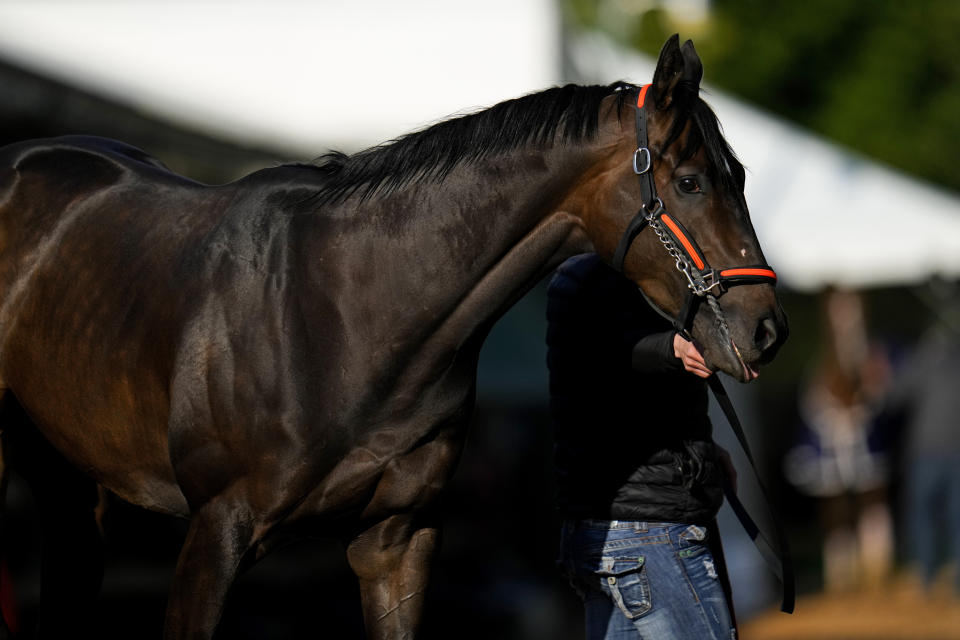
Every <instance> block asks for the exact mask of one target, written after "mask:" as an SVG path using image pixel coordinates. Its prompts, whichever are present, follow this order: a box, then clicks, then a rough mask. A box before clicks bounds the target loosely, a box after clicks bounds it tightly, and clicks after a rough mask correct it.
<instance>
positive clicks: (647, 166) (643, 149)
mask: <svg viewBox="0 0 960 640" xmlns="http://www.w3.org/2000/svg"><path fill="white" fill-rule="evenodd" d="M641 152H643V156H644V157H643V160H644V163H643V168H642V169H641V168H640V166H639V163H638V162H637V159H638V157H639V156H640V153H641ZM650 163H651V160H650V149H648V148H646V147H637V150H636V151H634V152H633V172H634V173H635V174H637V175H638V176H642V175H643V174H645V173H646V172H647V171H650Z"/></svg>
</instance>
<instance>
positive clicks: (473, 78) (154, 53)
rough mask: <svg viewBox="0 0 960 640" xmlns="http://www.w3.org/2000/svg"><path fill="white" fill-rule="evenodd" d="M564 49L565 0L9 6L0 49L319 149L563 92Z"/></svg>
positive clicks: (253, 133)
mask: <svg viewBox="0 0 960 640" xmlns="http://www.w3.org/2000/svg"><path fill="white" fill-rule="evenodd" d="M559 50H560V25H559V15H558V13H557V9H556V6H555V3H554V2H553V1H552V0H485V1H484V2H470V3H467V2H453V1H450V0H446V1H444V0H405V1H397V0H350V1H346V0H337V1H335V0H313V1H306V0H300V1H297V0H271V1H269V2H262V1H254V0H195V1H187V0H69V1H68V0H0V56H2V57H4V58H7V59H8V60H12V61H14V62H17V63H19V64H22V65H23V66H25V67H28V68H31V69H34V70H37V71H42V72H44V73H47V74H49V75H51V76H54V77H57V78H59V79H62V80H66V81H68V82H71V83H74V84H77V85H79V86H83V87H89V88H93V89H95V90H96V91H98V92H100V93H105V94H107V95H110V96H113V97H115V98H118V99H120V100H123V101H125V102H127V103H131V104H134V105H135V106H139V107H142V108H145V109H148V110H150V111H154V112H156V113H159V114H160V115H164V116H167V117H171V118H174V119H175V120H178V121H184V122H186V123H187V124H193V125H197V124H199V125H202V126H205V127H207V128H209V129H211V130H213V131H214V132H219V133H225V134H229V135H230V136H232V137H237V138H240V139H241V140H246V141H250V142H266V143H270V144H272V145H283V146H288V147H292V148H294V149H299V150H303V151H304V152H306V153H319V152H321V151H323V150H325V149H327V148H330V147H336V148H341V147H344V148H347V149H350V148H357V147H358V146H367V145H369V144H374V143H377V142H380V141H383V140H385V139H388V138H391V137H394V136H397V135H399V134H402V133H405V132H407V131H410V130H412V129H415V128H418V127H420V126H423V125H425V124H429V123H432V122H434V121H436V120H438V119H440V118H442V117H445V116H447V115H450V114H452V113H455V112H459V111H466V110H472V109H475V108H478V107H485V106H489V105H491V104H494V103H496V102H499V101H500V100H503V99H506V98H510V97H515V96H518V95H522V94H524V93H529V92H531V91H535V90H539V89H542V88H545V87H547V86H550V85H552V84H555V83H556V82H557V81H558V78H559V69H558V67H557V65H558V60H559V59H560V55H559Z"/></svg>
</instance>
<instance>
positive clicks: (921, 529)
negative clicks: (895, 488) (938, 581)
mask: <svg viewBox="0 0 960 640" xmlns="http://www.w3.org/2000/svg"><path fill="white" fill-rule="evenodd" d="M906 494H907V498H908V500H909V501H910V503H909V504H908V505H907V508H908V511H907V513H908V515H909V519H908V521H907V535H908V540H909V541H910V547H911V551H912V555H913V559H914V560H915V561H916V562H917V564H918V565H919V569H920V574H921V576H922V578H923V581H924V583H925V584H926V585H927V586H930V584H931V583H933V581H934V578H936V576H937V572H938V571H939V569H940V567H941V566H942V565H943V564H944V561H950V562H957V563H960V456H942V457H938V456H931V455H927V456H922V457H918V458H917V460H916V461H915V462H913V463H912V464H911V466H910V470H909V474H908V476H907V492H906ZM955 589H956V592H957V593H958V594H960V571H958V572H957V575H956V583H955Z"/></svg>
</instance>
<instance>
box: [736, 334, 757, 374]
mask: <svg viewBox="0 0 960 640" xmlns="http://www.w3.org/2000/svg"><path fill="white" fill-rule="evenodd" d="M730 347H731V349H733V354H734V355H735V356H737V361H738V362H739V363H740V366H741V367H742V368H743V382H750V381H751V380H756V379H757V378H758V377H759V376H760V370H759V369H758V368H757V367H755V366H753V365H751V364H747V363H746V362H745V361H744V359H743V355H741V354H740V349H739V348H738V347H737V343H736V341H734V339H733V338H730Z"/></svg>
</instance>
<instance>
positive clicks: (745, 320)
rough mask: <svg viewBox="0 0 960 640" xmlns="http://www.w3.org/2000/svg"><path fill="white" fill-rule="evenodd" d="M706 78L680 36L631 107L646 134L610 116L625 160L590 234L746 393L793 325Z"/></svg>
mask: <svg viewBox="0 0 960 640" xmlns="http://www.w3.org/2000/svg"><path fill="white" fill-rule="evenodd" d="M702 75H703V66H702V65H701V63H700V59H699V57H698V56H697V53H696V51H695V50H694V48H693V43H692V42H690V41H687V42H686V43H685V44H684V45H683V47H680V46H679V41H678V38H677V36H673V37H672V38H670V40H668V41H667V43H666V44H665V45H664V47H663V50H662V51H661V53H660V58H659V60H658V62H657V69H656V72H655V74H654V78H653V83H652V84H650V85H647V86H646V87H642V88H640V90H639V95H638V94H637V93H633V94H632V95H631V97H630V100H631V101H632V100H637V101H638V107H637V109H636V113H637V117H636V126H635V127H634V126H633V121H634V119H633V118H632V117H627V116H628V114H627V110H626V109H624V110H623V112H622V113H619V112H618V110H616V109H611V112H612V113H613V114H614V115H613V116H611V117H610V118H608V119H607V120H606V122H607V123H608V124H609V129H608V130H610V131H615V133H616V135H617V138H616V139H617V141H616V142H615V143H612V144H609V145H608V146H607V149H608V150H609V151H611V152H612V153H613V155H615V156H616V158H615V159H614V160H613V163H614V164H613V165H608V167H610V169H609V170H605V171H603V172H602V176H603V177H601V179H600V180H599V182H600V183H603V185H604V186H603V187H602V188H604V189H605V190H607V192H606V193H605V194H604V196H603V197H601V198H600V199H599V200H601V201H602V204H601V203H600V202H598V203H597V204H599V205H600V206H602V207H603V210H602V211H601V210H600V208H599V207H597V208H594V209H593V210H594V212H595V213H594V215H591V216H590V219H589V220H587V227H588V229H587V231H588V233H589V234H590V235H591V237H592V239H593V241H594V245H595V247H596V249H597V251H598V252H599V253H600V254H601V255H604V256H606V257H607V259H608V260H609V261H610V263H611V264H612V265H613V266H614V267H616V268H618V269H620V270H621V271H622V272H623V273H624V274H625V275H626V276H627V277H629V278H630V279H631V280H633V281H634V282H636V283H637V284H638V285H639V286H640V288H641V290H642V291H643V292H644V293H645V295H646V296H647V298H648V299H649V300H650V301H651V302H653V303H654V304H655V305H656V306H658V307H659V308H660V309H661V310H662V311H664V312H666V313H667V314H669V315H670V316H672V317H674V318H677V319H679V324H681V325H685V327H686V329H688V330H689V332H690V334H692V336H693V338H694V339H695V340H696V341H697V342H698V343H699V344H700V345H701V348H702V349H703V352H704V356H705V359H706V361H707V363H708V364H709V365H710V366H711V367H712V368H715V369H720V370H722V371H725V372H727V373H729V374H730V375H731V376H733V377H734V378H736V379H738V380H741V381H745V382H746V381H749V380H751V379H753V378H754V377H756V369H757V367H758V366H759V365H760V364H763V363H766V362H768V361H770V360H771V359H772V358H773V357H774V355H775V354H776V352H777V350H778V349H779V347H780V345H781V344H782V343H783V341H784V340H785V339H786V336H787V321H786V316H785V315H784V313H783V310H782V308H781V307H780V304H779V301H778V300H777V296H776V293H775V291H774V285H775V282H776V276H775V274H774V272H773V270H772V269H770V267H768V266H767V265H766V262H765V260H764V257H763V253H762V251H761V250H760V245H759V243H758V241H757V237H756V234H755V233H754V230H753V227H752V225H751V223H750V216H749V213H748V211H747V205H746V201H745V199H744V195H743V187H744V169H743V166H742V165H741V164H740V163H739V161H737V159H736V157H735V156H734V155H733V153H732V151H731V150H730V148H729V146H728V145H727V143H726V141H725V140H724V139H723V137H722V134H721V132H720V128H719V125H718V122H717V119H716V116H715V115H714V114H713V112H712V111H711V110H710V107H709V106H708V105H707V104H706V103H705V102H703V101H702V100H701V99H700V97H699V90H700V79H701V77H702ZM634 149H636V151H634ZM609 157H610V156H608V158H609ZM631 159H632V160H631ZM594 184H595V185H596V184H597V183H594ZM597 186H599V185H597ZM638 209H639V211H640V212H639V213H638V214H636V215H634V214H635V212H636V211H637V210H638ZM631 218H632V221H631ZM591 227H592V229H591ZM738 285H742V286H738Z"/></svg>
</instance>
